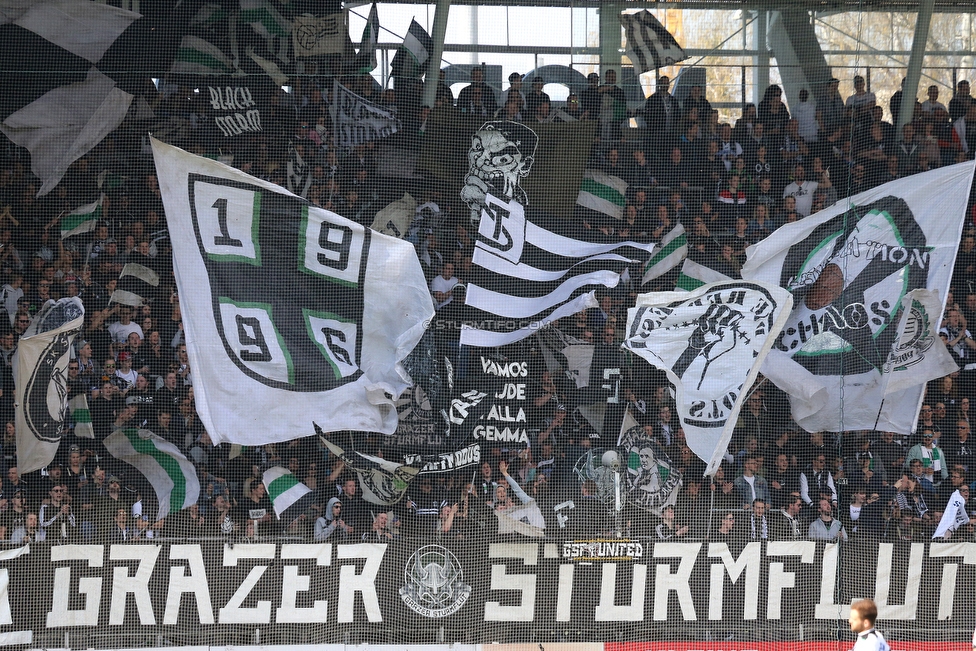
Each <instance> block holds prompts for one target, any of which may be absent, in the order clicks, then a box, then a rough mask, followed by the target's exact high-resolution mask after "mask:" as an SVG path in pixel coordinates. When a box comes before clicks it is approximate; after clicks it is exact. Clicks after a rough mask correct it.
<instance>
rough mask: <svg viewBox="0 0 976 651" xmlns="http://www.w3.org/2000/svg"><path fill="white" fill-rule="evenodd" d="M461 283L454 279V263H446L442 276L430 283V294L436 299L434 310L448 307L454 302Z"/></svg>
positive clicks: (436, 277) (442, 269)
mask: <svg viewBox="0 0 976 651" xmlns="http://www.w3.org/2000/svg"><path fill="white" fill-rule="evenodd" d="M460 283H461V281H460V280H458V279H457V278H455V277H454V263H452V262H445V263H444V266H443V267H442V268H441V275H439V276H435V277H434V279H433V280H431V281H430V293H431V295H433V297H434V309H435V310H439V309H441V308H443V307H447V306H448V305H450V304H451V301H453V300H454V292H453V290H454V288H455V287H456V286H457V285H459V284H460Z"/></svg>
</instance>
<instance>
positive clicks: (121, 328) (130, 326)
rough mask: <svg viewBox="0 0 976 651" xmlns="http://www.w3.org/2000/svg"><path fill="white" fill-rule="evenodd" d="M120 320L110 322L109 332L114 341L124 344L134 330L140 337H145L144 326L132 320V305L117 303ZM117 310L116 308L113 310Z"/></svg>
mask: <svg viewBox="0 0 976 651" xmlns="http://www.w3.org/2000/svg"><path fill="white" fill-rule="evenodd" d="M116 308H117V309H118V315H119V320H118V321H113V322H112V323H110V324H108V333H109V334H110V335H112V342H113V343H116V344H124V343H126V341H127V340H128V339H129V335H130V334H131V333H133V332H135V333H137V334H138V335H139V338H140V339H145V338H146V335H144V334H143V333H142V327H141V326H140V325H139V324H138V323H135V322H134V321H133V320H132V307H131V306H130V305H117V306H116ZM113 311H115V310H113Z"/></svg>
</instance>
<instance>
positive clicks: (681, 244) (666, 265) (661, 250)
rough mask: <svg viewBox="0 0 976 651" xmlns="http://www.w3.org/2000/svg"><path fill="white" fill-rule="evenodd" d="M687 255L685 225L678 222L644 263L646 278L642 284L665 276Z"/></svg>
mask: <svg viewBox="0 0 976 651" xmlns="http://www.w3.org/2000/svg"><path fill="white" fill-rule="evenodd" d="M687 257H688V237H687V236H686V235H685V229H684V226H682V225H681V224H678V225H677V226H675V227H674V228H672V229H671V230H670V231H668V233H667V234H666V235H665V236H664V237H663V238H662V239H661V244H660V245H659V246H658V248H657V250H655V251H654V255H653V257H651V259H650V260H648V261H647V264H646V265H644V279H643V280H642V281H641V284H646V283H649V282H650V281H652V280H654V279H655V278H659V277H661V276H663V275H664V274H666V273H668V272H669V271H671V270H672V269H674V268H675V267H677V266H678V263H679V262H681V261H682V260H684V259H685V258H687Z"/></svg>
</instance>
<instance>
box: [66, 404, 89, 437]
mask: <svg viewBox="0 0 976 651" xmlns="http://www.w3.org/2000/svg"><path fill="white" fill-rule="evenodd" d="M68 412H69V414H70V415H71V423H72V424H73V425H74V432H75V436H80V437H81V438H83V439H93V438H95V429H94V427H92V419H91V411H89V410H88V396H86V395H85V394H84V393H82V394H80V395H77V396H75V397H74V398H72V399H71V400H69V401H68Z"/></svg>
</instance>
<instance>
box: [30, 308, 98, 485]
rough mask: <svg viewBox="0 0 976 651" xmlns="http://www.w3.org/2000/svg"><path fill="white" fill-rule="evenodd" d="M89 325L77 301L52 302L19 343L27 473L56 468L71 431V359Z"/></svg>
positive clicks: (32, 322) (35, 319) (40, 313)
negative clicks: (50, 466)
mask: <svg viewBox="0 0 976 651" xmlns="http://www.w3.org/2000/svg"><path fill="white" fill-rule="evenodd" d="M84 321H85V308H84V306H83V305H82V303H81V300H80V299H78V298H62V299H61V300H60V301H58V302H57V303H55V302H54V301H48V302H47V303H45V304H44V306H43V307H41V309H40V311H39V312H38V313H37V314H36V315H35V316H34V319H33V320H32V321H31V324H30V326H28V328H27V330H25V331H24V334H23V336H21V338H20V340H19V341H18V344H17V353H16V355H15V359H14V365H13V366H14V386H15V387H16V392H17V403H16V407H17V409H16V420H17V465H18V467H19V468H20V470H21V471H22V472H31V471H33V470H38V469H40V468H43V467H44V466H46V465H48V464H49V463H51V461H52V460H53V459H54V456H55V455H56V454H57V452H58V446H60V445H61V436H62V435H63V434H64V432H65V430H66V429H67V426H68V423H67V419H66V416H67V411H68V391H67V381H68V356H69V351H70V350H71V344H72V343H73V342H74V338H75V335H77V334H78V332H80V331H81V326H82V324H83V323H84Z"/></svg>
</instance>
